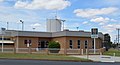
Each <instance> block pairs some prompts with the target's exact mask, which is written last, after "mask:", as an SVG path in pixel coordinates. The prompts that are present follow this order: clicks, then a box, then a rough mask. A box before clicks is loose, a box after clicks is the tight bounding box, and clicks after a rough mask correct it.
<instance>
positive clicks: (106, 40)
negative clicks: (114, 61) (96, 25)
mask: <svg viewBox="0 0 120 65" xmlns="http://www.w3.org/2000/svg"><path fill="white" fill-rule="evenodd" d="M111 46H112V42H111V37H110V35H109V34H108V33H107V34H104V47H106V50H108V49H110V48H111Z"/></svg>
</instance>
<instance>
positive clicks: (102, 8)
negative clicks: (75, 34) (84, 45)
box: [0, 0, 120, 41]
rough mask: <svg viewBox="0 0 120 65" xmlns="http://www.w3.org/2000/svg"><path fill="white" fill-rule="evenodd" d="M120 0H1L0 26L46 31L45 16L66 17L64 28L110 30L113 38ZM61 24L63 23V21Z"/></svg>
mask: <svg viewBox="0 0 120 65" xmlns="http://www.w3.org/2000/svg"><path fill="white" fill-rule="evenodd" d="M119 3H120V0H0V28H2V27H4V28H7V22H8V23H9V24H8V29H9V30H21V27H22V24H21V23H20V20H22V21H24V30H26V31H46V19H50V18H55V16H56V15H57V18H59V19H62V20H66V21H65V23H64V24H65V29H70V30H74V31H76V30H77V27H79V30H85V31H91V28H98V29H99V32H103V34H105V33H109V34H110V36H111V38H112V41H114V40H115V37H116V35H117V30H116V28H120V4H119ZM62 26H63V25H62Z"/></svg>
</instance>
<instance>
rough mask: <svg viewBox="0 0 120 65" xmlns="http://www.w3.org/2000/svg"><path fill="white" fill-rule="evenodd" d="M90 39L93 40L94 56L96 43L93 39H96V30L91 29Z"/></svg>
mask: <svg viewBox="0 0 120 65" xmlns="http://www.w3.org/2000/svg"><path fill="white" fill-rule="evenodd" d="M91 38H93V39H94V54H96V41H95V39H96V38H98V28H92V29H91Z"/></svg>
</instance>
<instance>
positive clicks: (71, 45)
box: [69, 40, 73, 49]
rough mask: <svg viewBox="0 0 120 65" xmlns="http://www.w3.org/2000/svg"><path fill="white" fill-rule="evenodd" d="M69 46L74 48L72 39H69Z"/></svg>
mask: <svg viewBox="0 0 120 65" xmlns="http://www.w3.org/2000/svg"><path fill="white" fill-rule="evenodd" d="M69 45H70V46H69V47H70V48H71V49H72V48H73V44H72V40H69Z"/></svg>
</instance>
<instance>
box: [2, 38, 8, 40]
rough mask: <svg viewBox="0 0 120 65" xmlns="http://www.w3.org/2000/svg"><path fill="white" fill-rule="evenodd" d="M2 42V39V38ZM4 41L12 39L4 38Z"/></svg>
mask: <svg viewBox="0 0 120 65" xmlns="http://www.w3.org/2000/svg"><path fill="white" fill-rule="evenodd" d="M0 40H2V38H0ZM3 40H10V38H3Z"/></svg>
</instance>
